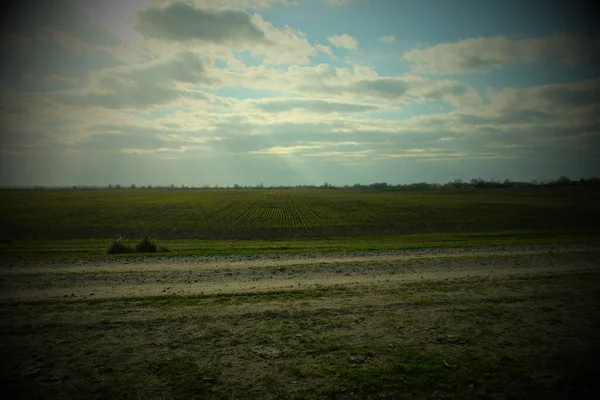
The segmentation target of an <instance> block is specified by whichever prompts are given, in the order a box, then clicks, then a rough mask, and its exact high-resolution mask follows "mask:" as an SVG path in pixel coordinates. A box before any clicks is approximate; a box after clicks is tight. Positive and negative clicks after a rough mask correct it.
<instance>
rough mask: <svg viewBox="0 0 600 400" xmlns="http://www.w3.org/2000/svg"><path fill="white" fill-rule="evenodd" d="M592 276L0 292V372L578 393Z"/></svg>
mask: <svg viewBox="0 0 600 400" xmlns="http://www.w3.org/2000/svg"><path fill="white" fill-rule="evenodd" d="M599 279H600V274H599V273H598V272H597V271H587V272H572V273H565V274H557V275H553V274H550V275H545V276H535V277H534V276H521V277H516V276H515V277H510V276H508V277H504V278H498V279H491V280H486V281H485V282H484V283H479V284H476V282H475V281H474V280H473V279H470V278H466V279H453V280H450V281H445V280H443V281H427V282H421V283H418V284H411V285H410V286H406V287H405V286H403V285H400V286H397V287H395V288H390V287H385V286H380V285H374V286H369V287H353V288H349V287H345V288H343V289H340V288H335V287H332V288H325V289H319V290H316V289H311V290H297V291H294V292H289V293H280V292H273V293H270V292H265V293H259V294H254V295H251V296H246V295H245V296H237V298H238V299H237V300H236V301H230V299H229V298H230V297H231V295H227V296H225V295H224V296H162V297H141V298H136V297H126V298H114V299H106V300H83V301H82V300H60V301H37V302H9V303H0V315H2V318H1V319H0V332H1V335H2V338H3V344H4V345H3V346H2V348H1V349H0V356H2V359H3V360H4V367H3V370H2V376H1V381H2V384H3V385H4V387H5V388H7V390H11V389H12V390H14V391H15V392H14V393H19V394H21V396H22V398H37V397H39V396H43V397H44V398H48V399H54V398H78V399H92V398H115V399H119V398H123V399H125V398H134V399H135V398H145V399H154V398H173V399H188V398H214V399H232V398H233V399H275V398H294V399H315V398H319V399H321V398H323V399H327V398H336V399H365V398H366V399H369V398H370V399H398V398H419V399H421V398H423V399H439V398H445V399H482V398H484V399H507V398H515V399H527V398H544V399H563V398H578V399H579V398H582V399H585V398H589V399H591V398H594V397H593V396H594V393H595V389H598V385H597V383H596V382H597V379H596V376H597V375H596V372H597V368H596V362H597V357H598V356H599V355H600V353H599V352H598V350H599V349H600V348H599V347H598V339H599V338H600V331H599V328H598V326H597V324H595V322H594V321H597V320H598V318H599V317H600V291H599V289H598V288H599V287H600V286H598V282H599ZM440 292H443V293H444V296H445V297H444V298H443V299H440V297H439V296H440Z"/></svg>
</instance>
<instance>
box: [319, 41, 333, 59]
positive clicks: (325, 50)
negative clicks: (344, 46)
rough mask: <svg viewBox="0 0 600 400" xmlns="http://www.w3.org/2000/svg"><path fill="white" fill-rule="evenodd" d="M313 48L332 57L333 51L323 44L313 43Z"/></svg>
mask: <svg viewBox="0 0 600 400" xmlns="http://www.w3.org/2000/svg"><path fill="white" fill-rule="evenodd" d="M315 48H316V49H317V50H319V51H320V52H321V53H324V54H327V55H328V56H330V57H333V51H331V47H329V46H326V45H323V44H315Z"/></svg>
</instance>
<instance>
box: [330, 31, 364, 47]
mask: <svg viewBox="0 0 600 400" xmlns="http://www.w3.org/2000/svg"><path fill="white" fill-rule="evenodd" d="M327 40H329V43H331V44H332V45H334V46H335V47H342V48H344V49H350V50H352V49H356V48H357V47H358V40H356V39H354V38H353V37H352V36H350V35H348V34H346V33H344V34H342V35H333V36H327Z"/></svg>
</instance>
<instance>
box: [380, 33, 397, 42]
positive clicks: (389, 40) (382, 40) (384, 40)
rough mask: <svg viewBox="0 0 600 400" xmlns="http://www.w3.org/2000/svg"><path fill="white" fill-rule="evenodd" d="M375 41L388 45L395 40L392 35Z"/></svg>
mask: <svg viewBox="0 0 600 400" xmlns="http://www.w3.org/2000/svg"><path fill="white" fill-rule="evenodd" d="M377 40H379V41H380V42H382V43H388V44H389V43H394V42H395V41H396V38H395V37H394V36H393V35H389V36H383V37H380V38H379V39H377Z"/></svg>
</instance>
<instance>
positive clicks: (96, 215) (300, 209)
mask: <svg viewBox="0 0 600 400" xmlns="http://www.w3.org/2000/svg"><path fill="white" fill-rule="evenodd" d="M0 196H1V198H2V209H1V210H0V237H5V238H13V239H15V240H17V241H19V242H20V241H23V240H61V239H94V238H110V237H130V238H131V237H146V236H150V237H153V238H161V239H163V240H170V239H210V240H217V239H221V240H232V239H238V240H239V239H253V240H258V239H263V240H264V239H269V240H272V239H290V238H297V239H301V238H326V237H364V236H382V235H401V234H413V233H434V232H441V233H461V232H463V233H464V232H484V231H488V232H494V231H507V230H556V229H575V228H577V229H584V228H587V229H598V228H600V225H599V222H598V221H600V210H599V209H598V207H597V204H598V203H599V202H600V191H598V190H595V189H586V188H566V189H565V188H560V189H542V188H540V189H487V190H476V189H473V190H431V191H376V190H373V191H364V190H300V189H298V190H275V189H269V190H266V189H265V190H124V189H121V190H34V189H30V190H24V189H19V190H17V189H4V190H1V191H0Z"/></svg>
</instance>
